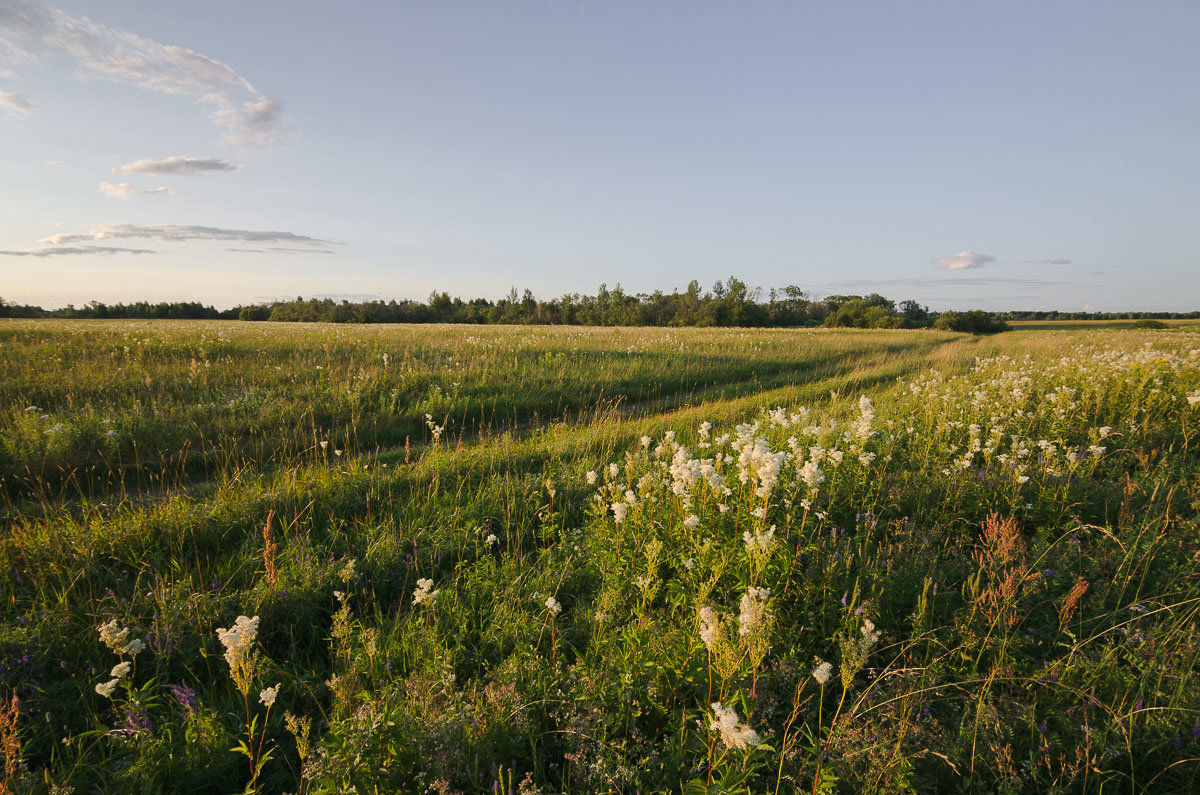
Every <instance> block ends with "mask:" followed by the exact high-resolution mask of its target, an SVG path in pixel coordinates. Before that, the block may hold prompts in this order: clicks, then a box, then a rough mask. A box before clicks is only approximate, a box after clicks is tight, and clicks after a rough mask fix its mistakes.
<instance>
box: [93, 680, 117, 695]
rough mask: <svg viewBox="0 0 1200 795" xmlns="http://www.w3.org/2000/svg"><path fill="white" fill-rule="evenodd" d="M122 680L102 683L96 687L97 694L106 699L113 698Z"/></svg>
mask: <svg viewBox="0 0 1200 795" xmlns="http://www.w3.org/2000/svg"><path fill="white" fill-rule="evenodd" d="M120 681H121V680H120V679H110V680H108V681H107V682H101V683H100V684H98V685H96V692H97V693H99V694H100V695H102V696H104V697H105V698H112V694H113V691H114V690H116V689H117V684H118V683H119V682H120Z"/></svg>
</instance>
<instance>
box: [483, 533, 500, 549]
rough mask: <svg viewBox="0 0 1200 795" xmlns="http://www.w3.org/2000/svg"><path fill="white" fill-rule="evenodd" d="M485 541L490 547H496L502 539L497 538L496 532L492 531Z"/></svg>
mask: <svg viewBox="0 0 1200 795" xmlns="http://www.w3.org/2000/svg"><path fill="white" fill-rule="evenodd" d="M484 543H485V544H487V545H488V546H490V547H494V546H496V545H497V544H499V543H500V539H498V538H496V534H495V533H492V534H491V535H489V536H488V537H487V538H485V539H484Z"/></svg>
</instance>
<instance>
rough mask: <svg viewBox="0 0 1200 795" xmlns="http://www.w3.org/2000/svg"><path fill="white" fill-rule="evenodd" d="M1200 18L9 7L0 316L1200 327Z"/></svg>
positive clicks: (235, 5) (2, 88)
mask: <svg viewBox="0 0 1200 795" xmlns="http://www.w3.org/2000/svg"><path fill="white" fill-rule="evenodd" d="M1198 41H1200V5H1198V4H1196V3H1195V2H1191V1H1190V0H1189V1H1188V2H1155V3H1133V2H1128V3H1109V2H1086V3H1082V2H1081V3H1074V2H1070V3H1068V2H1051V3H1047V2H1036V3H1032V2H1030V3H1026V2H1009V3H990V4H986V5H985V4H982V3H963V2H961V1H960V2H939V3H932V2H905V3H865V2H849V1H848V2H836V3H834V2H829V3H819V4H818V3H802V2H754V0H748V1H747V2H739V3H730V2H717V1H716V0H689V1H688V2H674V1H671V0H659V1H657V2H646V0H603V2H600V1H598V0H597V1H590V0H588V1H584V2H565V1H563V0H506V1H501V0H493V1H491V2H483V1H482V0H478V1H477V2H452V1H451V0H445V2H431V1H426V2H397V3H363V2H347V3H338V4H329V3H311V2H299V0H288V2H280V1H277V0H254V2H244V0H242V1H239V2H225V1H224V0H209V1H208V2H206V3H203V4H187V3H182V2H162V0H146V1H145V2H127V1H125V0H110V1H108V2H99V1H98V0H74V1H73V2H59V3H56V4H53V5H51V4H47V3H43V2H40V0H0V175H2V179H0V296H2V297H4V298H5V299H6V300H9V301H19V302H22V303H24V302H30V303H38V304H42V305H45V306H60V305H63V304H66V303H67V302H74V303H76V304H81V303H83V302H85V301H87V300H89V299H93V298H94V299H99V300H104V301H118V300H126V301H128V300H134V299H148V300H174V299H195V300H202V301H204V302H206V303H214V304H216V305H218V306H229V305H233V304H235V303H244V302H250V301H256V300H262V299H266V298H273V297H282V296H294V295H297V294H302V295H305V296H311V295H335V296H378V297H382V298H393V297H396V298H404V297H408V298H424V297H426V296H427V295H428V294H429V292H430V291H431V290H434V289H438V290H446V291H448V292H450V293H451V294H454V295H461V296H463V297H474V296H485V297H491V298H495V297H499V296H500V295H502V294H504V293H507V292H508V290H509V288H510V287H511V286H516V287H518V288H520V289H524V288H526V287H528V288H529V289H531V290H533V291H534V293H536V294H538V295H540V296H543V297H553V296H558V295H561V294H562V293H565V292H587V293H592V292H594V291H595V290H596V287H597V286H598V285H599V284H600V283H601V282H605V283H607V284H608V285H609V286H610V287H611V286H613V285H615V284H617V283H620V284H621V285H622V286H623V287H624V288H625V289H626V290H627V291H629V292H649V291H651V290H654V289H663V290H666V291H670V290H672V289H675V288H683V287H684V286H686V284H687V282H688V281H690V280H691V279H698V280H699V281H700V282H701V284H702V285H704V286H705V287H707V286H709V285H711V284H712V283H713V282H714V281H715V280H717V279H723V278H726V277H728V276H729V275H730V274H734V275H736V276H738V277H739V278H741V279H743V280H744V281H746V282H748V283H749V284H751V285H756V286H761V287H763V288H770V287H780V286H783V285H786V284H797V285H800V286H801V287H803V288H805V289H806V290H809V291H810V292H812V293H814V294H815V295H818V296H820V295H827V294H831V293H849V292H860V293H865V292H872V291H876V292H880V293H883V294H885V295H888V296H890V297H892V298H895V299H897V300H900V299H906V298H915V299H917V300H919V301H921V302H923V303H927V304H929V305H930V306H932V307H934V308H938V309H941V308H972V307H983V308H989V309H1003V308H1018V309H1033V308H1056V309H1064V310H1077V309H1082V308H1084V307H1088V308H1096V309H1100V310H1121V309H1153V310H1192V309H1198V308H1200V255H1198V254H1197V252H1198V251H1200V221H1198V219H1200V190H1198V188H1197V178H1198V177H1200V147H1198V146H1197V141H1200V80H1197V75H1200V47H1198V46H1197V42H1198Z"/></svg>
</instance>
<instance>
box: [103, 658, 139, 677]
mask: <svg viewBox="0 0 1200 795" xmlns="http://www.w3.org/2000/svg"><path fill="white" fill-rule="evenodd" d="M132 670H133V664H132V663H130V662H129V660H124V661H122V662H119V663H117V664H116V665H114V666H113V669H112V671H110V672H109V674H108V675H109V676H111V677H114V678H116V679H124V678H125V677H127V676H129V672H130V671H132Z"/></svg>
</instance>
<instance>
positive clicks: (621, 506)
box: [612, 502, 629, 524]
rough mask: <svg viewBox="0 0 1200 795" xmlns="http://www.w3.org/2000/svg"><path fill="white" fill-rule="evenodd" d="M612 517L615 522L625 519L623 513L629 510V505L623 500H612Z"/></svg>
mask: <svg viewBox="0 0 1200 795" xmlns="http://www.w3.org/2000/svg"><path fill="white" fill-rule="evenodd" d="M612 512H613V519H614V520H615V521H616V523H617V524H620V523H621V522H623V521H625V514H626V513H628V512H629V506H628V505H627V504H626V503H623V502H614V503H613V504H612Z"/></svg>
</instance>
